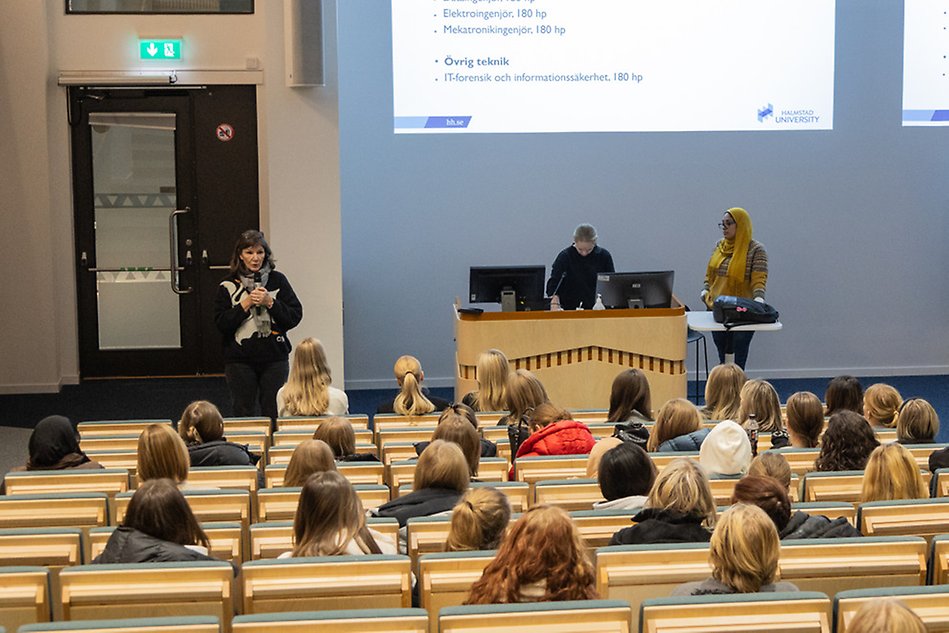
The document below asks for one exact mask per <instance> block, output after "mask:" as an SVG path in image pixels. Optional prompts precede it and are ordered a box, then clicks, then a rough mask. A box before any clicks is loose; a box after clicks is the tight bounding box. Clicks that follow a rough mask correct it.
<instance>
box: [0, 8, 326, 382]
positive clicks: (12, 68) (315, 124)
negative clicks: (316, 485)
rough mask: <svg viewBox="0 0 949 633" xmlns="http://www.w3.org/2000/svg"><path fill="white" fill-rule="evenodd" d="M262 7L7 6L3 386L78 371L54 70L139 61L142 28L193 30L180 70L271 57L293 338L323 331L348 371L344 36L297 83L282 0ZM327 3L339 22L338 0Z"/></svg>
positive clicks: (264, 97)
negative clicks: (74, 9)
mask: <svg viewBox="0 0 949 633" xmlns="http://www.w3.org/2000/svg"><path fill="white" fill-rule="evenodd" d="M256 4H257V12H256V14H255V15H251V16H154V15H153V16H86V15H69V16H67V15H65V14H64V12H63V6H64V3H63V2H62V1H61V0H46V1H45V2H42V1H39V2H38V1H37V0H4V2H2V3H0V113H2V116H0V126H2V127H0V139H3V141H2V146H3V153H4V167H3V169H2V170H0V173H2V179H0V211H2V217H3V225H4V233H5V238H6V243H5V246H4V247H3V248H2V249H0V251H2V253H3V254H2V260H0V262H2V264H3V266H4V269H5V270H10V271H16V277H15V278H14V279H15V284H12V285H13V288H12V290H15V295H13V296H11V297H10V298H9V299H8V300H7V304H8V305H9V306H10V308H9V315H10V316H9V319H8V330H7V331H8V333H9V334H8V336H7V337H5V339H6V340H5V341H4V345H3V348H4V354H3V358H4V362H3V363H0V393H3V392H6V393H16V392H32V391H55V390H56V389H58V388H59V386H60V384H62V383H68V382H75V381H76V380H77V379H78V373H79V370H78V352H77V339H76V336H77V335H76V330H77V326H76V302H75V294H76V290H75V271H74V268H73V265H74V261H75V257H74V253H75V248H74V246H73V233H72V231H73V227H72V217H73V209H72V195H71V187H72V184H71V176H70V154H69V133H68V126H67V123H66V107H65V103H66V99H65V89H63V88H60V87H58V86H57V85H56V78H57V76H58V74H59V72H60V71H62V70H90V71H103V70H137V69H140V68H141V67H142V66H143V62H140V61H139V60H138V58H137V57H138V53H137V40H138V38H140V37H158V36H172V37H181V38H183V39H184V41H185V43H186V46H185V49H184V59H183V60H182V61H181V62H180V63H176V64H175V66H176V67H178V68H183V69H195V70H233V69H243V68H245V65H246V60H247V58H258V59H259V60H260V61H261V64H262V68H263V70H264V85H263V86H261V87H260V88H259V90H258V111H259V132H260V134H259V138H260V147H261V163H260V179H261V197H262V199H261V207H262V211H261V215H262V217H261V221H262V225H263V227H264V229H265V230H266V231H267V232H268V236H269V238H270V241H271V243H272V244H273V246H274V249H275V251H276V252H277V254H278V255H279V256H280V265H281V270H283V271H285V272H286V273H287V274H288V275H289V277H290V279H291V281H292V283H293V284H294V288H295V290H296V291H297V293H298V294H299V295H300V297H301V300H302V301H303V304H304V308H305V312H306V316H305V318H304V321H303V323H302V324H301V325H300V326H299V327H298V328H297V329H296V330H295V331H294V333H293V335H292V337H293V338H294V339H295V340H299V339H301V338H303V337H305V336H316V337H319V338H321V339H322V340H323V341H324V343H325V344H326V346H327V351H328V352H329V354H330V362H331V364H332V365H333V367H335V368H338V369H337V371H336V375H337V381H338V382H341V381H342V368H343V362H342V354H343V343H342V290H341V281H340V280H341V269H340V255H339V253H340V228H339V215H340V214H339V166H338V162H339V161H338V144H339V141H338V126H337V120H338V107H337V98H336V94H337V89H336V85H335V83H336V77H337V75H336V71H335V65H336V53H335V37H333V36H331V37H329V38H328V41H327V42H326V50H327V53H328V54H327V59H326V64H327V72H326V77H327V87H325V88H309V89H290V88H286V87H285V86H284V80H283V60H284V45H283V3H282V2H277V1H276V0H267V1H258V2H257V3H256ZM324 5H326V23H327V24H328V30H330V31H332V30H333V25H334V24H335V2H334V1H332V0H324ZM169 66H171V64H169Z"/></svg>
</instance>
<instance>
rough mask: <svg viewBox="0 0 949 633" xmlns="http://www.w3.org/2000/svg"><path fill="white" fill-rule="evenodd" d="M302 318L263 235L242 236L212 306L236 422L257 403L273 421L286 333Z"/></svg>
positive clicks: (283, 374) (283, 375) (283, 373)
mask: <svg viewBox="0 0 949 633" xmlns="http://www.w3.org/2000/svg"><path fill="white" fill-rule="evenodd" d="M302 318H303V306H301V305H300V300H299V299H297V296H296V294H295V293H294V292H293V288H291V287H290V282H289V281H287V278H286V277H285V276H284V275H283V274H281V273H279V272H277V271H276V270H274V259H273V252H272V251H271V250H270V245H268V244H267V240H266V239H264V234H263V233H261V232H260V231H256V230H250V231H244V232H243V233H241V236H240V238H238V240H237V244H235V245H234V254H233V255H232V256H231V265H230V270H229V271H228V274H227V277H226V278H225V279H224V280H223V281H222V282H221V285H220V286H219V287H218V294H217V297H216V298H215V301H214V321H215V323H216V324H217V328H218V330H220V332H221V334H222V336H223V344H224V376H225V378H226V379H227V386H228V389H229V390H230V392H231V403H232V405H233V408H234V411H233V414H234V415H235V416H239V417H242V416H252V415H257V412H256V411H255V409H256V407H257V405H258V403H259V405H260V414H261V415H265V416H268V417H269V418H271V419H276V417H277V391H278V390H279V389H280V387H282V386H283V383H285V382H286V381H287V375H288V374H289V371H290V364H289V361H288V359H289V356H290V340H289V339H288V338H287V330H290V329H293V328H294V327H296V326H297V324H299V323H300V320H301V319H302Z"/></svg>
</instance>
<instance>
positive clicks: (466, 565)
mask: <svg viewBox="0 0 949 633" xmlns="http://www.w3.org/2000/svg"><path fill="white" fill-rule="evenodd" d="M495 553H496V552H495V551H494V550H487V551H475V552H441V553H437V554H422V555H421V556H420V557H419V559H418V575H417V577H418V587H419V590H418V594H419V603H420V605H421V607H422V608H423V609H425V610H427V611H428V616H429V620H430V628H429V630H430V631H431V633H437V631H438V613H439V611H441V609H442V608H443V607H454V606H460V605H461V604H463V603H464V601H465V599H467V597H468V592H469V591H470V590H471V585H472V584H474V583H475V581H477V580H478V579H479V578H481V574H482V573H483V572H484V568H485V567H487V565H488V563H490V562H491V561H492V560H493V559H494V555H495Z"/></svg>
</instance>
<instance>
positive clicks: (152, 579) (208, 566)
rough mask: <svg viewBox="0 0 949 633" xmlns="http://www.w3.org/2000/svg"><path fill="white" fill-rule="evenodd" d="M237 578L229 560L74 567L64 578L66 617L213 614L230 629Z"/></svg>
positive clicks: (63, 589) (61, 599)
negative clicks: (234, 580) (233, 587)
mask: <svg viewBox="0 0 949 633" xmlns="http://www.w3.org/2000/svg"><path fill="white" fill-rule="evenodd" d="M233 579H234V568H233V567H232V566H231V565H230V564H229V563H225V562H224V561H188V562H178V563H149V564H130V565H79V566H77V567H69V568H66V569H64V570H63V571H62V573H61V574H60V583H61V585H62V594H61V596H60V602H61V604H62V609H63V619H65V620H88V619H102V618H104V619H108V618H120V617H121V618H127V617H133V618H136V617H162V616H168V615H177V616H194V615H209V616H214V617H216V618H218V619H219V620H220V621H221V622H222V624H223V625H224V629H225V630H227V628H228V625H229V624H230V618H231V616H232V614H233V613H234V602H233V594H232V582H233Z"/></svg>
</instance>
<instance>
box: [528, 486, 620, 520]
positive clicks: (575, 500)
mask: <svg viewBox="0 0 949 633" xmlns="http://www.w3.org/2000/svg"><path fill="white" fill-rule="evenodd" d="M599 501H604V499H603V493H602V492H600V484H599V483H597V481H596V479H551V480H542V481H538V482H536V483H535V484H534V503H533V504H532V505H541V504H547V505H552V506H557V507H559V508H563V509H564V510H566V511H568V512H570V511H572V510H590V509H591V508H592V507H593V504H594V503H597V502H599Z"/></svg>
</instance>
